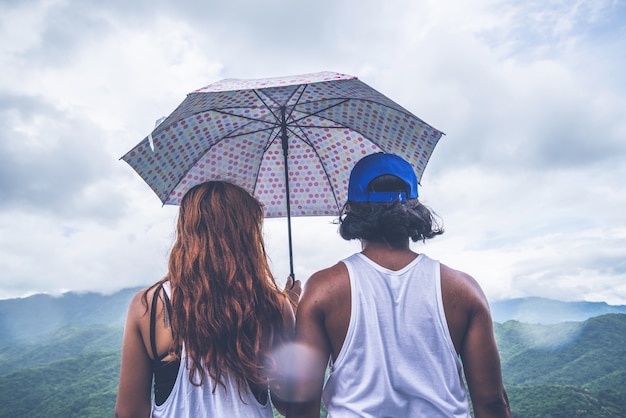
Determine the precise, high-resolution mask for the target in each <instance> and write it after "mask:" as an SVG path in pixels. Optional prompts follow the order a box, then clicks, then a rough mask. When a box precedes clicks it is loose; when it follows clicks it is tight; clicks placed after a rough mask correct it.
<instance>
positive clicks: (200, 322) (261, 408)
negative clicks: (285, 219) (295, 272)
mask: <svg viewBox="0 0 626 418" xmlns="http://www.w3.org/2000/svg"><path fill="white" fill-rule="evenodd" d="M262 225H263V209H262V207H261V204H260V203H259V202H258V201H257V200H256V199H255V198H254V197H252V196H251V195H250V194H248V192H246V191H245V190H243V189H242V188H240V187H238V186H235V185H232V184H230V183H226V182H220V181H211V182H207V183H202V184H200V185H197V186H195V187H193V188H192V189H190V190H189V191H188V192H187V193H186V194H185V196H184V197H183V199H182V202H181V205H180V212H179V218H178V225H177V238H176V242H175V243H174V246H173V248H172V251H171V253H170V257H169V268H168V270H169V271H168V274H167V276H165V277H164V278H163V279H162V280H160V281H159V282H157V283H156V284H154V285H153V286H151V287H149V288H147V289H145V290H143V291H141V292H139V293H138V294H137V295H136V296H135V297H134V299H133V300H132V301H131V303H130V307H129V310H128V316H127V320H126V327H125V330H124V341H123V347H122V360H121V368H120V383H119V391H118V397H117V403H116V406H115V416H116V417H120V418H121V417H148V416H150V414H151V413H152V417H155V418H157V417H174V416H175V417H208V416H237V417H272V416H273V412H272V407H271V404H270V402H269V397H268V385H269V387H271V388H272V389H276V388H278V387H279V385H280V382H279V380H280V379H278V378H277V375H276V372H277V371H276V366H277V364H276V361H275V360H274V359H273V358H272V352H274V351H275V350H276V349H278V348H279V347H280V345H281V344H282V343H285V342H287V341H288V340H290V339H291V338H292V336H293V329H294V312H293V309H292V308H293V307H292V303H291V302H290V300H289V298H288V296H289V297H290V298H292V299H294V300H297V297H298V295H299V291H300V284H299V282H296V283H295V285H296V286H292V284H293V282H292V279H291V278H290V279H289V281H288V283H287V288H291V287H293V289H292V290H290V291H289V292H290V293H289V294H286V293H285V292H281V291H280V290H279V288H278V287H277V285H276V282H275V280H274V278H273V276H272V274H271V272H270V268H269V265H268V261H267V255H266V252H265V247H264V244H263V234H262ZM153 377H154V399H152V400H151V390H150V386H151V382H152V379H153ZM272 395H273V398H274V395H275V393H274V391H272ZM274 400H275V401H276V400H277V399H276V398H274ZM275 405H276V406H277V407H278V409H279V411H282V405H281V404H280V403H276V402H275Z"/></svg>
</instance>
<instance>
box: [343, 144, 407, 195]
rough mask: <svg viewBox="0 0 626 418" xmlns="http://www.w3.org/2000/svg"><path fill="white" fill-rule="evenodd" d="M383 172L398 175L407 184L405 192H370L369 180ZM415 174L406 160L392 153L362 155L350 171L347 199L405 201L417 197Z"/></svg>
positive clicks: (381, 174) (383, 173)
mask: <svg viewBox="0 0 626 418" xmlns="http://www.w3.org/2000/svg"><path fill="white" fill-rule="evenodd" d="M385 174H388V175H392V176H396V177H398V178H399V179H400V180H402V181H404V182H405V183H406V186H407V190H406V193H405V192H370V191H368V190H367V187H368V186H369V184H370V182H371V181H372V180H374V179H375V178H376V177H380V176H383V175H385ZM417 196H418V194H417V176H415V171H413V167H412V166H411V164H409V163H408V162H407V161H405V160H404V159H402V158H401V157H398V156H397V155H394V154H385V153H383V152H379V153H377V154H370V155H368V156H366V157H363V158H362V159H361V160H359V162H357V163H356V165H355V166H354V168H353V169H352V172H351V173H350V183H349V184H348V200H352V201H353V202H397V201H400V202H406V199H417Z"/></svg>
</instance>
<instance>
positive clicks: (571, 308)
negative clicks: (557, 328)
mask: <svg viewBox="0 0 626 418" xmlns="http://www.w3.org/2000/svg"><path fill="white" fill-rule="evenodd" d="M490 306H491V314H492V316H493V320H494V321H495V322H500V323H503V322H506V321H509V320H515V321H519V322H524V323H527V324H558V323H560V322H567V321H584V320H586V319H589V318H592V317H594V316H600V315H605V314H611V313H623V314H626V306H624V305H608V304H606V303H604V302H561V301H558V300H552V299H545V298H538V297H532V298H519V299H506V300H499V301H495V302H491V303H490Z"/></svg>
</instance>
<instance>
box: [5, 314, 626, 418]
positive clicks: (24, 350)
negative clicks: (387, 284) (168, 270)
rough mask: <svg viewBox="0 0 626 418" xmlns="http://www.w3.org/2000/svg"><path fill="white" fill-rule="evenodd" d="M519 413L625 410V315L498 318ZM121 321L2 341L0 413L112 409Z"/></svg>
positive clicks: (523, 417) (101, 413) (544, 416)
mask: <svg viewBox="0 0 626 418" xmlns="http://www.w3.org/2000/svg"><path fill="white" fill-rule="evenodd" d="M495 331H496V337H497V340H498V345H499V347H500V350H501V358H502V367H503V374H504V380H505V385H506V387H507V391H508V393H509V398H510V401H511V408H512V410H513V414H514V416H515V417H516V418H529V417H541V418H550V417H555V418H556V417H567V418H571V417H586V418H594V417H624V416H626V367H625V366H624V362H623V359H624V358H625V356H626V315H623V314H613V315H603V316H599V317H595V318H591V319H589V320H587V321H584V322H571V323H562V324H555V325H529V324H524V323H520V322H516V321H508V322H505V323H504V324H498V323H496V324H495ZM121 336H122V328H121V327H119V326H114V327H110V326H88V327H85V326H75V327H70V326H66V327H64V328H61V329H59V330H58V331H56V332H54V333H52V334H48V335H47V337H46V338H45V339H41V338H38V339H37V341H31V342H29V341H20V342H12V343H5V344H2V345H0V417H46V418H51V417H52V418H54V417H63V418H71V417H81V418H89V417H92V418H95V417H111V416H112V415H113V407H114V404H115V397H116V394H117V383H118V382H117V379H118V373H119V361H120V346H121Z"/></svg>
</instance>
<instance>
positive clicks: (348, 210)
mask: <svg viewBox="0 0 626 418" xmlns="http://www.w3.org/2000/svg"><path fill="white" fill-rule="evenodd" d="M368 191H370V192H406V191H407V185H406V183H404V182H403V181H402V180H400V179H399V178H398V177H395V176H392V175H384V176H380V177H377V178H375V179H374V180H372V181H371V182H370V184H369V185H368ZM339 223H340V226H339V234H340V235H341V237H342V238H343V239H345V240H352V239H365V240H368V241H372V242H385V243H388V244H389V245H391V246H392V247H394V248H398V247H401V246H403V245H405V243H406V240H407V238H410V239H411V240H413V242H417V241H426V240H427V239H430V238H433V237H435V236H437V235H441V234H443V226H442V225H441V222H440V219H439V218H438V217H437V215H436V214H435V213H434V212H432V211H431V210H430V209H428V208H427V207H426V206H424V205H422V204H421V203H420V202H419V200H417V199H408V200H407V201H406V202H400V201H397V202H389V203H379V202H354V201H350V200H349V201H348V202H347V203H346V204H345V205H344V207H343V211H342V216H341V218H340V219H339Z"/></svg>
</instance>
